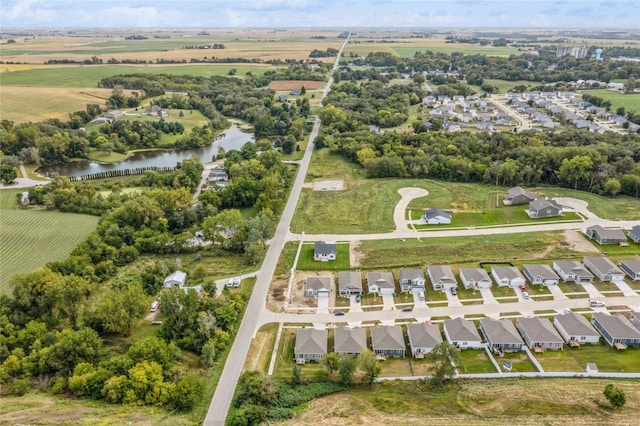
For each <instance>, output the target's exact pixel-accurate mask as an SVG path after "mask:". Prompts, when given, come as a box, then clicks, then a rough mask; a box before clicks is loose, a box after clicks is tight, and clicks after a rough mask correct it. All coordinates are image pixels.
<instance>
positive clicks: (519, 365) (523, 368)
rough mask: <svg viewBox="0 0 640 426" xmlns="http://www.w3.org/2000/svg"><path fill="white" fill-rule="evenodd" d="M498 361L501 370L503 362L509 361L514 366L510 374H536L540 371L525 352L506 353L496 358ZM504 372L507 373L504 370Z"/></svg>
mask: <svg viewBox="0 0 640 426" xmlns="http://www.w3.org/2000/svg"><path fill="white" fill-rule="evenodd" d="M495 358H496V361H497V362H498V365H499V366H500V368H502V362H503V361H508V362H510V363H511V365H512V366H513V367H512V368H511V371H510V373H511V374H513V373H534V372H537V371H538V369H537V368H536V366H535V365H534V364H533V362H531V360H530V359H529V355H527V353H526V352H525V351H518V352H511V353H505V354H504V355H503V356H501V357H499V356H496V357H495ZM503 371H506V370H504V369H503Z"/></svg>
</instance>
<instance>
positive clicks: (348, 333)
mask: <svg viewBox="0 0 640 426" xmlns="http://www.w3.org/2000/svg"><path fill="white" fill-rule="evenodd" d="M333 342H334V343H333V351H334V352H335V353H337V354H338V355H352V356H354V357H357V356H359V355H360V352H362V350H363V349H366V348H367V335H366V333H365V331H364V328H361V327H355V328H349V327H337V328H336V329H335V330H334V334H333Z"/></svg>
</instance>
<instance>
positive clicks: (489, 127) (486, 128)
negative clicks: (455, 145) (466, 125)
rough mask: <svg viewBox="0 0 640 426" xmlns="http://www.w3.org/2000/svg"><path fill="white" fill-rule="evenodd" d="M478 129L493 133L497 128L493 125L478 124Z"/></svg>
mask: <svg viewBox="0 0 640 426" xmlns="http://www.w3.org/2000/svg"><path fill="white" fill-rule="evenodd" d="M476 129H478V130H484V131H488V132H492V131H494V130H495V129H496V128H495V126H494V125H493V124H492V123H476Z"/></svg>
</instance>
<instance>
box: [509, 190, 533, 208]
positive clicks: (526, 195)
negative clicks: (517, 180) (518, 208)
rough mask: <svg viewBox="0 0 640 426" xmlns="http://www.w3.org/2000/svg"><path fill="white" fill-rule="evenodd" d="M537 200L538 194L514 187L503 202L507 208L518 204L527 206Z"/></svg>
mask: <svg viewBox="0 0 640 426" xmlns="http://www.w3.org/2000/svg"><path fill="white" fill-rule="evenodd" d="M535 199H536V194H533V193H531V192H529V191H527V190H526V189H524V188H521V187H519V186H514V187H513V188H511V189H509V191H507V194H506V195H505V196H504V199H503V200H502V202H503V203H504V204H505V206H513V205H516V204H527V203H530V202H532V201H533V200H535Z"/></svg>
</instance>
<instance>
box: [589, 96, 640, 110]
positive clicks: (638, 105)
mask: <svg viewBox="0 0 640 426" xmlns="http://www.w3.org/2000/svg"><path fill="white" fill-rule="evenodd" d="M583 93H584V94H589V95H592V96H597V97H599V98H602V99H605V100H607V101H609V102H611V112H613V113H615V112H616V110H617V109H618V108H620V107H624V109H625V110H627V112H628V111H636V112H640V94H624V93H620V92H614V91H612V90H588V91H587V90H585V91H584V92H583Z"/></svg>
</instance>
